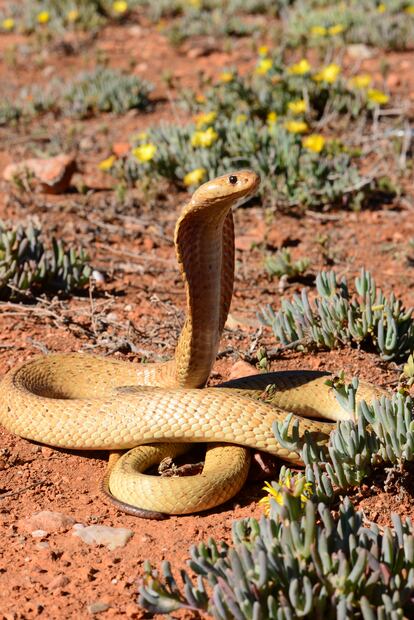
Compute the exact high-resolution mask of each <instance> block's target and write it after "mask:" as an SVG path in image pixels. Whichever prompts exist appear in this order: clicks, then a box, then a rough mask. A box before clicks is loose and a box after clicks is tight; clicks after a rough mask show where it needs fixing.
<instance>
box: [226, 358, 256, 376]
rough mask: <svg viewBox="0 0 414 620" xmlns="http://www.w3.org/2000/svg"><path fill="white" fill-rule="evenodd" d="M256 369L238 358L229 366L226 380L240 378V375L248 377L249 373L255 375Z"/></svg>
mask: <svg viewBox="0 0 414 620" xmlns="http://www.w3.org/2000/svg"><path fill="white" fill-rule="evenodd" d="M256 374H257V370H256V368H254V366H252V365H251V364H248V363H247V362H244V361H243V360H238V361H237V362H235V363H234V364H233V366H232V367H231V368H230V374H229V376H228V380H229V381H230V380H231V379H240V377H250V376H251V375H256Z"/></svg>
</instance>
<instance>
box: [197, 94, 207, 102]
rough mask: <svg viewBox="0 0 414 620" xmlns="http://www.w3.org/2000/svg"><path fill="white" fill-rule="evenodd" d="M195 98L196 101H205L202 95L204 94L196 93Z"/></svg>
mask: <svg viewBox="0 0 414 620" xmlns="http://www.w3.org/2000/svg"><path fill="white" fill-rule="evenodd" d="M195 100H196V102H197V103H205V101H206V98H205V97H204V95H196V96H195Z"/></svg>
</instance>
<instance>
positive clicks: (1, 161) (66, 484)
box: [0, 24, 414, 620]
mask: <svg viewBox="0 0 414 620" xmlns="http://www.w3.org/2000/svg"><path fill="white" fill-rule="evenodd" d="M23 44H27V40H25V39H23V38H22V37H16V38H15V37H13V36H10V37H8V36H7V37H2V38H1V39H0V53H2V54H3V55H2V57H1V59H0V80H1V81H2V83H7V88H8V89H9V90H10V92H14V91H15V90H16V89H17V88H20V87H21V86H22V85H24V84H27V83H30V82H41V81H42V80H43V81H46V80H48V79H49V77H50V75H70V74H72V73H74V72H75V71H78V70H80V69H81V68H85V67H90V66H92V65H93V63H94V61H95V59H96V55H97V53H98V51H99V52H102V51H104V52H105V53H106V55H107V57H108V58H109V63H110V65H111V66H118V67H123V68H127V67H128V66H130V65H129V63H130V61H131V59H132V60H133V61H134V62H135V68H134V71H135V72H136V73H137V74H138V75H140V76H142V77H144V78H147V79H150V80H151V81H155V82H156V91H155V95H154V96H155V98H156V99H158V103H157V104H156V106H155V109H154V111H153V112H151V113H148V114H138V113H135V112H132V113H130V114H127V115H125V116H124V117H122V118H114V117H112V116H104V115H103V116H100V117H99V118H94V119H89V120H87V121H76V122H75V121H73V120H68V119H64V120H62V119H57V120H55V119H53V118H50V117H47V118H43V119H39V120H38V121H35V122H34V123H31V124H30V125H22V126H19V127H18V128H17V129H16V128H7V129H6V128H3V129H1V130H0V139H1V144H0V174H1V171H2V169H3V168H4V166H5V165H6V164H7V163H9V162H10V161H19V160H21V159H22V158H23V157H28V156H32V155H33V153H36V149H39V150H42V149H43V148H46V147H47V145H48V142H49V140H53V139H55V140H56V139H60V140H61V144H63V145H65V144H67V141H69V137H68V136H69V131H70V128H71V127H73V126H75V125H76V135H77V137H78V139H79V144H80V152H79V163H80V169H81V172H80V175H79V177H80V178H82V177H83V178H88V180H89V182H91V178H92V181H93V184H92V182H91V184H92V185H93V187H96V188H102V189H100V190H99V191H96V192H94V193H89V194H87V195H81V194H78V193H76V192H70V193H68V194H66V195H64V196H60V197H48V196H45V195H41V194H32V195H27V194H26V195H24V194H19V193H18V192H16V190H13V189H11V188H10V186H8V185H6V184H5V183H3V182H2V183H1V184H0V217H1V218H3V219H12V220H16V221H25V220H26V219H27V218H28V217H30V216H36V217H37V218H38V220H39V221H40V223H41V224H42V226H43V227H44V229H45V230H46V231H48V232H49V231H50V232H53V233H54V234H55V235H56V236H58V237H60V236H62V237H64V238H65V240H67V241H68V242H72V241H76V242H81V243H82V244H83V245H84V246H85V247H87V248H88V251H89V252H90V256H91V261H92V264H93V265H94V266H95V267H96V268H97V269H99V270H100V271H102V272H105V274H106V275H107V283H106V284H104V285H102V286H101V287H100V288H99V289H98V290H96V291H95V292H94V293H93V296H92V298H88V297H87V296H84V297H75V298H73V299H70V300H63V301H59V300H51V299H50V298H49V299H48V300H45V301H43V302H39V303H37V304H31V305H30V304H26V305H22V304H19V305H13V304H4V303H3V304H2V305H1V306H0V312H1V314H0V374H1V375H2V374H3V373H5V372H6V371H7V370H9V369H10V368H12V367H13V366H14V365H15V364H17V363H20V362H22V361H23V360H26V359H30V358H31V357H33V356H34V355H39V354H40V353H43V352H46V351H55V352H58V351H90V352H94V353H98V354H110V355H113V356H114V357H119V358H122V359H130V360H131V361H133V362H135V363H139V361H140V360H142V359H143V358H145V359H147V360H149V361H159V360H164V359H169V358H171V357H172V355H173V352H174V345H175V342H176V339H177V336H178V334H179V330H180V327H181V325H182V321H183V302H184V292H183V289H182V286H181V282H180V278H179V275H178V271H177V268H176V264H175V258H174V250H173V246H172V241H171V239H172V232H173V227H174V223H175V220H176V218H177V215H178V213H179V205H180V202H182V200H183V199H184V197H183V196H179V195H177V194H175V193H172V192H169V191H167V192H165V189H166V188H164V191H161V190H160V191H158V188H155V187H151V188H149V189H148V190H147V191H146V192H145V193H143V192H142V191H138V190H131V191H129V192H128V194H127V197H126V199H125V200H124V201H123V202H122V203H121V202H119V201H118V200H117V199H116V197H115V195H114V192H113V191H111V190H110V189H108V187H109V188H110V187H111V185H113V179H112V178H111V177H109V176H105V175H103V174H100V173H99V174H98V173H97V172H96V163H97V162H98V161H100V160H101V159H103V158H104V157H106V156H108V155H109V153H110V151H111V145H112V144H113V143H114V142H123V141H127V139H128V136H129V135H131V133H133V132H136V131H140V130H142V129H143V128H145V127H147V126H149V125H153V124H154V123H156V122H158V121H159V120H161V119H175V118H176V116H177V115H179V118H180V119H181V120H182V122H185V121H186V120H188V119H187V118H186V116H185V115H184V113H183V111H182V110H180V109H179V108H178V107H177V105H176V104H175V103H174V99H175V97H176V92H177V91H176V89H180V88H181V87H182V86H184V85H186V86H188V85H195V83H196V73H197V71H204V72H205V73H206V74H208V75H216V74H217V73H218V72H219V71H220V70H221V69H222V68H223V67H228V66H231V65H237V66H238V67H241V68H242V69H243V68H245V67H248V66H251V65H252V63H253V62H254V54H253V53H252V51H251V44H250V45H249V42H248V41H246V40H245V41H243V40H239V41H236V42H235V43H234V45H233V48H232V49H231V50H230V51H226V52H224V51H222V49H221V48H220V46H218V47H217V49H216V51H213V52H211V53H209V54H208V55H206V56H203V55H202V50H203V45H204V44H205V42H202V41H201V42H193V43H187V44H186V47H185V49H186V50H187V51H182V50H181V51H180V50H175V49H173V48H171V46H170V45H169V44H168V42H167V41H166V39H165V38H164V37H163V36H162V34H160V33H159V32H157V31H156V30H154V28H149V27H148V26H145V25H140V24H136V25H129V26H123V27H120V26H118V27H114V26H112V27H108V28H106V29H104V30H102V31H101V33H100V34H99V35H98V37H97V39H96V40H93V41H91V42H88V44H87V45H86V44H85V48H84V49H82V50H81V53H80V54H75V55H72V56H64V55H62V53H61V52H59V50H57V51H56V50H54V49H53V48H50V49H47V50H43V51H42V52H41V53H39V54H38V55H37V57H35V55H31V56H29V57H26V56H24V55H23V54H22V52H21V46H22V45H23ZM14 45H15V46H16V47H15V48H13V49H15V50H16V51H14V52H13V58H15V61H13V63H11V62H10V60H8V59H10V57H11V50H12V46H14ZM195 48H197V49H200V50H201V51H200V52H198V51H197V52H196V53H195V52H194V51H193V52H192V50H194V49H195ZM199 54H200V55H199ZM387 60H388V61H389V63H390V66H391V69H390V73H389V78H388V79H389V81H390V80H391V76H394V77H393V78H392V80H393V81H392V80H391V86H393V90H394V91H396V92H398V93H399V95H400V96H401V97H402V96H404V97H406V98H408V99H409V98H410V96H411V97H412V95H413V92H414V86H413V84H412V81H411V83H410V81H409V79H408V76H410V75H411V78H410V79H411V80H412V79H413V75H414V73H413V72H412V70H411V69H412V65H413V59H412V55H409V54H392V55H389V56H388V57H387ZM380 61H381V56H380V55H377V56H376V57H375V58H374V59H373V60H370V61H369V62H368V63H367V68H369V69H370V70H372V71H379V66H380ZM166 67H168V69H169V70H170V71H171V72H172V74H173V75H174V77H175V84H176V89H175V88H174V87H173V88H172V89H168V88H167V87H166V86H165V82H163V81H162V79H160V76H161V74H162V72H163V71H164V70H165V69H166ZM167 190H168V188H167ZM410 192H411V193H410ZM166 193H167V194H168V193H169V194H172V198H170V199H166V198H165V194H166ZM413 208H414V207H413V199H412V187H411V188H410V187H408V188H407V196H406V197H405V198H404V200H402V201H401V202H399V203H397V204H394V205H383V206H382V207H381V208H379V209H378V208H377V209H376V210H367V211H363V212H360V213H351V212H331V213H329V214H319V215H315V214H312V213H307V214H303V215H300V216H295V215H282V214H278V213H275V214H267V213H265V211H264V210H263V209H261V208H259V207H258V206H255V205H253V206H251V207H249V208H245V209H239V210H238V212H237V213H236V216H235V218H236V235H237V248H238V249H237V256H236V258H237V264H236V269H237V275H236V283H235V294H234V298H233V303H232V308H231V313H232V318H233V321H232V322H231V323H230V326H229V328H228V329H226V331H225V334H224V337H223V341H222V344H221V352H222V355H221V356H220V359H219V360H218V362H217V363H216V365H215V367H214V372H213V373H212V379H211V381H212V383H217V382H220V381H222V380H225V379H227V378H228V377H229V375H230V373H231V372H232V370H233V371H234V368H233V367H234V365H235V363H236V362H238V361H239V360H240V359H243V357H244V356H245V355H246V354H248V353H249V352H250V351H251V350H254V351H256V350H257V347H258V346H260V345H263V346H267V347H270V348H271V347H274V346H275V342H274V338H273V336H272V334H271V333H270V330H268V329H263V328H261V327H260V324H259V322H258V320H257V311H258V310H259V308H260V307H261V306H264V305H265V304H266V303H270V302H271V303H272V304H273V305H274V306H275V307H277V306H278V304H279V298H280V293H279V292H278V282H277V280H273V281H272V280H270V279H269V278H268V276H267V275H266V274H265V271H264V268H263V260H264V256H265V255H266V253H268V252H269V251H270V250H275V249H277V248H280V247H281V246H282V245H283V246H286V245H289V246H290V247H291V251H292V255H293V258H298V257H300V256H307V257H309V258H310V259H311V272H312V273H313V274H314V273H316V272H317V271H318V270H319V269H321V268H330V265H331V264H334V266H335V270H336V272H337V273H338V274H339V275H340V276H341V275H346V276H347V277H348V279H351V278H352V277H354V276H355V275H357V273H358V272H359V270H360V268H361V266H365V267H366V268H367V269H369V270H371V271H372V272H373V274H374V275H375V278H376V280H377V283H378V284H379V285H380V286H381V287H383V289H384V291H385V292H386V293H390V292H391V291H392V290H393V291H395V293H396V294H397V295H398V296H400V297H401V298H402V300H403V301H404V303H405V305H406V306H411V305H414V277H413V276H414V269H413V262H412V261H411V262H410V261H409V260H408V257H409V256H411V257H412V256H413V253H414V250H413V248H412V246H410V245H409V240H410V239H414V218H413ZM317 238H319V239H322V238H325V249H324V248H323V247H322V244H321V243H316V242H315V240H316V239H317ZM298 288H300V285H297V284H288V285H287V289H286V290H285V291H284V294H285V295H289V296H290V295H292V294H293V292H294V291H295V290H297V289H298ZM131 346H132V348H133V349H134V352H131V351H130V349H131ZM286 368H314V369H321V370H323V369H329V370H332V371H339V370H342V369H343V370H345V372H346V373H347V375H348V376H352V375H358V376H359V377H361V378H363V379H367V380H369V381H372V382H374V383H377V384H378V385H382V386H385V387H392V386H394V385H395V384H396V382H397V380H398V376H399V373H400V370H399V369H398V368H397V367H396V366H395V365H394V364H390V363H389V364H385V363H381V362H380V361H379V358H378V356H376V355H373V354H369V353H365V352H362V351H359V350H356V349H349V348H348V349H344V350H341V351H333V352H328V353H318V354H302V353H296V352H285V353H283V354H281V355H280V356H279V357H278V358H277V359H276V360H275V361H273V362H272V365H271V369H272V370H278V369H286ZM239 372H240V370H239ZM106 458H107V455H106V454H103V453H102V454H98V453H86V454H85V453H82V454H81V453H75V452H68V451H60V450H54V449H52V448H49V447H42V446H39V445H36V444H34V443H30V442H28V441H25V440H22V439H20V438H18V437H14V436H12V435H10V434H9V433H7V432H6V431H4V430H3V429H0V519H1V525H2V530H1V532H2V536H1V541H2V542H1V545H0V618H5V619H7V620H11V619H13V620H23V619H31V618H37V617H41V618H48V619H49V618H51V619H53V618H88V617H90V616H91V615H94V614H93V613H91V612H90V611H89V610H88V606H89V605H91V604H93V603H96V602H102V603H106V604H108V605H109V607H108V609H107V610H106V611H105V612H102V613H100V614H95V615H99V616H102V617H105V618H121V617H127V618H148V617H151V615H150V614H147V613H145V612H144V611H143V610H142V609H140V608H139V606H138V605H137V602H136V600H137V584H138V580H139V578H140V576H141V575H142V568H143V562H144V560H145V559H146V558H149V559H150V560H151V561H152V562H153V563H154V564H155V565H159V563H160V562H161V560H163V559H170V560H171V561H172V563H173V566H174V567H175V568H179V567H181V566H183V565H184V564H185V561H186V559H187V558H188V557H189V554H188V549H189V546H190V545H192V544H194V543H197V542H199V541H202V540H206V539H207V538H208V537H209V536H214V537H215V538H216V539H225V540H227V541H229V540H230V536H231V524H232V521H233V520H234V519H235V518H236V519H237V518H241V517H248V516H256V517H257V516H260V514H261V508H260V507H259V506H258V504H257V502H258V500H259V499H260V498H261V496H262V491H261V486H262V483H261V482H254V481H251V482H249V483H248V484H247V485H246V487H245V488H244V489H243V491H242V492H241V493H240V494H239V496H238V497H236V498H235V499H234V500H233V501H231V502H229V503H228V504H226V505H225V506H223V507H220V508H217V509H214V510H212V511H209V512H208V513H205V514H200V515H195V516H184V517H173V518H170V519H168V520H166V521H162V522H153V521H146V520H137V519H135V518H134V517H131V516H128V515H125V514H122V513H119V512H118V511H117V510H116V509H115V508H114V507H113V506H112V505H110V504H108V502H107V501H105V499H104V498H103V497H102V496H101V494H100V492H99V482H100V480H101V478H102V476H103V473H104V470H105V462H106ZM354 499H355V501H356V502H357V503H358V504H359V505H360V506H361V507H363V508H364V510H365V511H366V515H367V518H368V519H375V520H376V521H377V522H378V523H381V524H388V523H389V522H390V513H391V511H398V512H399V513H400V514H403V515H410V516H411V517H414V501H413V497H412V495H411V493H410V490H409V489H406V488H404V487H402V486H400V487H398V488H394V489H392V490H390V491H389V492H387V493H386V492H384V491H383V490H382V487H381V481H378V485H377V487H375V486H374V487H373V488H362V489H361V491H360V492H358V493H357V494H355V497H354ZM40 510H53V511H58V512H62V513H64V514H65V515H70V516H72V517H74V518H75V519H76V521H78V522H80V523H83V524H85V525H90V524H103V525H110V526H116V527H127V528H130V529H132V530H133V531H134V536H133V538H132V539H131V540H130V541H129V542H128V544H127V545H126V546H125V547H124V548H120V549H116V550H114V551H108V550H107V549H106V548H105V547H90V546H88V545H86V544H85V543H84V542H82V541H81V540H79V539H78V538H75V537H73V536H72V533H71V531H70V530H68V531H63V532H58V533H52V534H50V535H48V536H47V537H46V538H45V539H44V540H40V542H39V539H36V538H33V537H32V536H31V535H30V533H27V532H25V531H24V530H23V528H22V527H21V525H19V520H20V519H22V518H25V517H28V516H30V515H32V514H33V513H35V512H37V511H40ZM44 543H47V544H46V545H45V544H44ZM171 617H172V618H174V617H177V618H178V617H180V618H196V617H199V616H198V615H196V614H192V613H190V612H185V613H183V612H180V613H175V614H172V615H171Z"/></svg>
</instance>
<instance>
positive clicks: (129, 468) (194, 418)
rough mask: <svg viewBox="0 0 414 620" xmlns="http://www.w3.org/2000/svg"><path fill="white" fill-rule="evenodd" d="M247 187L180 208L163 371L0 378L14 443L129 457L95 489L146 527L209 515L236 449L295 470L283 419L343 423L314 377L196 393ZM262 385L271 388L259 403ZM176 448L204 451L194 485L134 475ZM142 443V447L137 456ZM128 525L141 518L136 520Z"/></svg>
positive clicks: (229, 490)
mask: <svg viewBox="0 0 414 620" xmlns="http://www.w3.org/2000/svg"><path fill="white" fill-rule="evenodd" d="M259 182H260V181H259V177H258V175H257V174H256V173H254V172H251V171H240V172H236V173H234V174H231V175H225V176H222V177H219V178H217V179H214V180H213V181H209V182H207V183H205V184H204V185H202V186H201V187H200V188H199V189H198V190H197V191H196V192H195V193H194V194H193V196H192V198H191V200H190V201H189V203H188V204H187V205H185V206H184V208H183V211H182V213H181V216H180V217H179V219H178V222H177V225H176V229H175V246H176V253H177V258H178V263H179V266H180V269H181V272H182V275H183V279H184V283H185V288H186V298H187V314H186V320H185V324H184V327H183V329H182V332H181V335H180V338H179V341H178V345H177V348H176V352H175V357H174V359H173V360H172V361H170V362H166V363H164V364H149V365H135V364H132V363H129V362H122V361H114V360H112V361H111V360H107V359H102V358H99V357H94V356H89V355H83V354H54V355H49V356H46V357H41V358H37V359H35V360H33V361H30V362H27V363H24V364H23V365H22V366H20V367H18V368H17V369H13V370H11V371H10V372H9V373H8V374H7V375H6V376H5V377H4V378H3V380H2V382H1V384H0V423H1V424H3V425H4V426H5V427H6V428H7V429H8V430H9V431H11V432H13V433H16V434H17V435H20V436H21V437H25V438H27V439H31V440H34V441H38V442H41V443H45V444H48V445H51V446H56V447H62V448H72V449H78V450H79V449H81V450H83V449H84V450H110V451H113V450H128V449H130V448H134V449H133V450H130V451H129V452H127V453H126V454H125V455H123V456H122V457H121V458H120V460H119V461H118V462H117V463H116V465H115V466H114V467H113V469H112V470H111V472H110V475H108V477H107V478H108V480H107V482H108V486H109V489H108V493H109V494H110V495H111V496H113V497H114V498H116V499H115V502H116V503H118V505H119V506H120V507H121V508H124V509H127V510H128V511H132V512H134V508H133V507H134V506H136V507H139V508H142V509H144V510H148V511H154V512H152V513H144V515H146V516H155V517H156V516H159V515H158V513H159V512H161V513H168V514H184V513H189V512H195V511H199V510H205V509H207V508H211V507H213V506H216V505H218V504H220V503H222V502H224V501H226V500H227V499H229V498H230V497H232V496H233V495H234V494H235V493H236V492H237V491H238V490H239V489H240V488H241V486H242V485H243V484H244V481H245V479H246V476H247V472H248V468H249V450H247V449H246V448H256V449H260V450H265V451H267V452H269V453H271V454H274V455H277V456H280V457H281V458H284V459H286V460H290V461H293V462H297V461H298V455H297V454H296V453H289V451H287V450H286V449H284V448H282V447H281V446H280V445H279V444H278V442H277V441H276V439H275V437H274V434H273V432H272V424H273V422H274V421H275V420H283V419H284V418H285V417H286V410H290V411H294V412H295V414H297V415H299V416H300V429H301V431H302V432H303V431H304V430H305V429H307V430H308V431H310V432H312V433H315V434H317V435H318V436H320V435H321V434H325V435H327V434H328V433H329V432H330V430H331V428H332V423H330V422H323V421H320V420H318V421H316V420H313V419H305V418H303V417H302V416H308V417H309V416H311V417H325V418H327V419H330V420H332V419H337V418H338V417H345V416H346V414H345V413H344V412H343V411H342V412H341V410H340V409H339V408H338V405H337V403H336V401H335V398H334V396H333V395H332V394H331V392H330V390H329V388H328V387H327V386H326V385H325V380H326V375H325V373H317V372H311V371H308V372H306V371H300V372H279V373H270V374H268V375H258V376H255V377H248V378H245V379H239V380H236V381H231V382H228V383H226V384H222V385H221V386H219V387H215V388H204V385H205V383H206V381H207V379H208V376H209V374H210V370H211V367H212V365H213V363H214V360H215V357H216V353H217V350H218V345H219V341H220V337H221V333H222V330H223V328H224V324H225V322H226V318H227V314H228V310H229V306H230V302H231V297H232V291H233V275H234V233H233V219H232V212H231V209H232V207H234V206H236V205H238V204H241V203H242V202H244V201H246V200H247V199H248V198H250V197H251V196H252V195H253V194H254V193H255V192H256V190H257V188H258V185H259ZM269 384H272V385H274V386H275V387H274V389H272V390H270V391H268V392H266V391H265V388H266V386H268V385H269ZM200 388H203V389H200ZM375 394H376V390H375V388H373V387H372V386H369V385H368V384H365V385H363V386H362V389H360V390H359V396H360V397H372V396H374V395H375ZM338 409H339V410H338ZM188 442H190V443H194V442H213V445H212V447H210V448H209V449H208V450H207V454H206V462H205V465H204V469H203V471H202V473H201V474H199V475H196V476H188V477H181V478H162V477H154V476H147V475H145V474H143V473H140V472H143V471H145V469H146V468H147V467H148V466H149V465H151V464H153V463H154V462H155V461H157V460H158V461H159V460H160V459H161V458H163V456H165V455H166V454H169V453H170V450H173V454H178V453H179V452H180V451H182V450H183V449H185V448H186V446H185V444H186V443H188ZM214 442H221V443H220V444H219V445H216V444H215V443H214ZM149 443H151V444H154V445H153V446H143V445H142V444H149ZM222 444H230V445H222ZM232 444H237V445H232ZM137 446H141V447H137ZM241 446H244V447H241ZM136 513H137V514H138V515H139V516H142V513H141V512H140V510H139V509H137V510H136Z"/></svg>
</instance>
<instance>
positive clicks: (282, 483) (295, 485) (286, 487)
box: [259, 472, 312, 515]
mask: <svg viewBox="0 0 414 620" xmlns="http://www.w3.org/2000/svg"><path fill="white" fill-rule="evenodd" d="M262 489H263V491H266V493H267V495H266V496H265V497H262V499H261V500H259V504H262V505H264V507H265V514H266V515H269V513H270V500H271V499H274V500H275V501H276V502H277V503H278V504H279V505H280V506H283V499H284V497H283V491H285V492H287V493H290V494H291V495H293V497H299V498H300V501H301V504H302V506H304V504H305V503H306V502H307V501H308V500H309V499H310V498H311V497H312V483H311V482H305V480H304V477H303V476H301V475H299V476H292V474H291V473H290V472H287V473H286V474H285V475H280V476H279V480H278V481H277V483H276V488H275V487H274V486H273V485H271V484H270V483H269V482H265V486H264V487H262Z"/></svg>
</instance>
